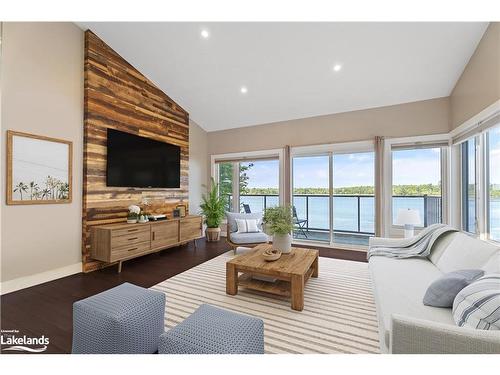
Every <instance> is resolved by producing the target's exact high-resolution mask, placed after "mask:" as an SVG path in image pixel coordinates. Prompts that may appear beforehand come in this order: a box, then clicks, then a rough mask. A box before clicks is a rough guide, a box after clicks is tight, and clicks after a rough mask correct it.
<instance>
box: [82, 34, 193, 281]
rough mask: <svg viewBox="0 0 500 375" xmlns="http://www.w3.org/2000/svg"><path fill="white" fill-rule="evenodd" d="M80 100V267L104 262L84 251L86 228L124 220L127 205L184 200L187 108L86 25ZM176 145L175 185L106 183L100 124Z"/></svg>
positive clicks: (166, 208)
mask: <svg viewBox="0 0 500 375" xmlns="http://www.w3.org/2000/svg"><path fill="white" fill-rule="evenodd" d="M84 88H85V99H84V100H85V102H84V113H85V118H84V159H83V160H84V161H83V164H84V166H83V214H82V236H83V240H82V261H83V271H84V272H90V271H94V270H96V269H99V268H102V267H104V266H106V264H105V263H102V262H99V261H97V260H94V259H91V257H90V228H91V227H92V226H93V225H101V224H110V223H117V222H121V221H124V220H125V219H126V216H127V207H128V206H129V205H131V204H139V205H141V207H143V208H144V204H143V203H145V202H146V201H147V202H150V205H149V206H148V207H147V208H146V210H147V211H149V212H152V213H166V214H168V215H171V214H172V210H173V209H174V208H175V206H176V205H177V204H179V203H181V202H182V204H185V205H186V206H188V193H189V192H188V161H189V114H188V113H187V112H186V111H185V110H184V109H182V108H181V107H180V106H179V105H178V104H176V103H175V102H174V101H173V100H172V99H170V98H169V97H168V96H167V95H166V94H165V93H163V92H162V91H161V90H160V89H159V88H158V87H156V86H155V85H154V84H153V83H152V82H151V81H150V80H148V79H147V78H146V77H145V76H143V75H142V74H141V73H140V72H139V71H138V70H137V69H135V68H134V67H133V66H132V65H130V64H129V63H128V62H127V61H125V59H123V58H122V57H121V56H120V55H119V54H118V53H116V52H115V51H113V50H112V49H111V48H110V47H109V46H108V45H106V43H104V42H103V41H102V40H101V39H99V37H97V36H96V35H95V34H94V33H92V32H91V31H89V30H88V31H86V32H85V84H84ZM108 128H112V129H117V130H120V131H125V132H128V133H132V134H136V135H140V136H145V137H149V138H152V139H155V140H159V141H164V142H168V143H171V144H175V145H178V146H180V147H181V185H180V189H144V190H141V189H133V190H132V189H128V188H116V187H107V186H106V129H108Z"/></svg>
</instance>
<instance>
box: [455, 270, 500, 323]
mask: <svg viewBox="0 0 500 375" xmlns="http://www.w3.org/2000/svg"><path fill="white" fill-rule="evenodd" d="M453 318H454V319H455V322H456V323H457V325H458V326H459V327H468V328H476V329H486V330H500V274H489V275H486V276H483V277H481V278H480V279H479V280H476V281H475V282H473V283H472V284H470V285H469V286H467V287H466V288H464V289H462V290H461V291H460V293H458V294H457V296H456V298H455V301H454V302H453Z"/></svg>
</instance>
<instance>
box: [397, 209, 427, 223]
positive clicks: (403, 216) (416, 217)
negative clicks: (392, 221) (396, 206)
mask: <svg viewBox="0 0 500 375" xmlns="http://www.w3.org/2000/svg"><path fill="white" fill-rule="evenodd" d="M421 223H422V222H421V220H420V213H419V212H418V210H412V209H410V208H403V209H400V210H398V216H397V217H396V225H420V224H421Z"/></svg>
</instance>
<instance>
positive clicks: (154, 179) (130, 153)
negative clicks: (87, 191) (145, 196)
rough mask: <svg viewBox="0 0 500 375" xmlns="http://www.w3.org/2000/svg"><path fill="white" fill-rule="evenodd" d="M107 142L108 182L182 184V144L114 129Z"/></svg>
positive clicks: (146, 185) (158, 185)
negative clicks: (180, 145)
mask: <svg viewBox="0 0 500 375" xmlns="http://www.w3.org/2000/svg"><path fill="white" fill-rule="evenodd" d="M107 145H108V157H107V174H106V184H107V186H120V187H139V188H178V187H180V169H181V168H180V164H181V150H180V147H179V146H175V145H172V144H169V143H165V142H159V141H155V140H153V139H150V138H145V137H140V136H137V135H133V134H129V133H124V132H121V131H118V130H114V129H108V144H107Z"/></svg>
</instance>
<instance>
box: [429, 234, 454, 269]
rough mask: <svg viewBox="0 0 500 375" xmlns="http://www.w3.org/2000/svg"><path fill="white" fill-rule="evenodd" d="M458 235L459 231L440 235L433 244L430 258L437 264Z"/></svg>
mask: <svg viewBox="0 0 500 375" xmlns="http://www.w3.org/2000/svg"><path fill="white" fill-rule="evenodd" d="M457 235H459V232H448V233H445V234H443V235H441V236H439V238H438V239H437V240H436V242H434V245H432V249H431V253H430V255H429V260H430V261H431V262H432V263H434V264H436V263H437V262H438V260H439V258H441V256H442V255H443V253H444V252H445V251H446V249H447V248H448V246H450V243H451V242H452V241H453V239H454V238H455V237H456V236H457Z"/></svg>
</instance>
